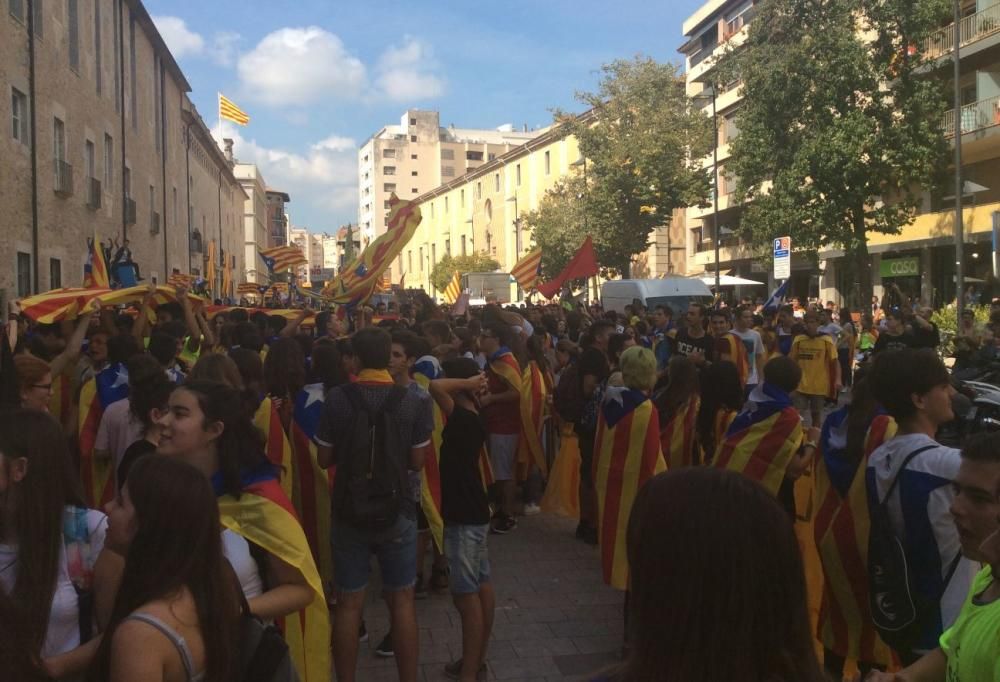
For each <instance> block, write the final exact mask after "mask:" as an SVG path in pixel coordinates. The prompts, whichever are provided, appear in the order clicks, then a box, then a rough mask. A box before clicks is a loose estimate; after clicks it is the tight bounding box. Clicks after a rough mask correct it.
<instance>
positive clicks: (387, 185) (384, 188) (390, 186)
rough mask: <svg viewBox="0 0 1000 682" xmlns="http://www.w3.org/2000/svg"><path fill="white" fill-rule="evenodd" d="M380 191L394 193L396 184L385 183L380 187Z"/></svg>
mask: <svg viewBox="0 0 1000 682" xmlns="http://www.w3.org/2000/svg"><path fill="white" fill-rule="evenodd" d="M382 191H383V192H395V191H396V183H395V182H387V183H385V184H384V185H382Z"/></svg>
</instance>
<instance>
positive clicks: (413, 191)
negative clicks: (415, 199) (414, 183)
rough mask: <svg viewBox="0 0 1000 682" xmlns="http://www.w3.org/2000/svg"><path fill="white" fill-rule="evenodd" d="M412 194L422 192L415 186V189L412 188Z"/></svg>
mask: <svg viewBox="0 0 1000 682" xmlns="http://www.w3.org/2000/svg"><path fill="white" fill-rule="evenodd" d="M410 194H420V190H418V189H417V188H416V187H414V188H413V189H411V190H410Z"/></svg>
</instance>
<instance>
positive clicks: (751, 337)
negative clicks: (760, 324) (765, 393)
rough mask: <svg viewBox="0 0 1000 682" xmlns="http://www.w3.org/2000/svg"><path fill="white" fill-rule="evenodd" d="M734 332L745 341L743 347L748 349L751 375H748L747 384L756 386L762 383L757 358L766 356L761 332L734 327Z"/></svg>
mask: <svg viewBox="0 0 1000 682" xmlns="http://www.w3.org/2000/svg"><path fill="white" fill-rule="evenodd" d="M733 333H734V334H736V336H738V337H740V340H742V341H743V347H744V348H746V349H747V362H749V363H750V376H748V377H747V384H748V385H750V386H755V385H756V384H759V383H760V377H758V376H757V358H762V357H764V342H763V341H762V340H761V338H760V332H757V331H754V330H753V329H747V330H746V331H745V332H741V331H740V330H739V329H736V328H735V327H734V328H733Z"/></svg>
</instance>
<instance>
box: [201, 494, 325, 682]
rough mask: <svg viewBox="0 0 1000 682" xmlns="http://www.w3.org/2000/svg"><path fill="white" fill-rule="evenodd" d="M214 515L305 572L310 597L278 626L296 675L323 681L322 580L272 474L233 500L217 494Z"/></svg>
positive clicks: (311, 681) (308, 681)
mask: <svg viewBox="0 0 1000 682" xmlns="http://www.w3.org/2000/svg"><path fill="white" fill-rule="evenodd" d="M219 516H220V520H221V521H222V525H223V526H225V527H226V528H228V529H229V530H231V531H233V532H234V533H238V534H239V535H240V536H242V537H243V538H245V539H246V540H247V541H248V542H252V543H254V544H255V545H257V546H259V547H261V548H262V549H264V550H265V551H266V552H268V553H269V554H273V555H274V556H275V557H277V558H278V559H281V560H282V561H284V562H285V563H286V564H288V565H289V566H292V567H294V568H296V569H298V570H299V571H300V572H301V573H302V575H303V576H304V577H305V579H306V582H307V583H308V584H309V587H310V589H312V591H313V600H312V602H311V603H310V604H309V605H308V606H307V607H306V608H305V609H303V610H302V611H299V612H298V613H293V614H291V615H290V616H286V617H285V618H284V619H282V620H283V623H282V625H283V628H282V629H283V632H284V635H285V642H286V643H287V644H288V650H289V654H290V655H291V658H292V662H293V663H294V664H295V669H296V670H297V671H298V673H299V679H300V680H301V681H302V682H319V681H323V682H328V681H329V679H330V670H331V668H330V666H331V660H330V616H329V612H328V611H327V606H326V597H325V596H324V593H323V583H322V582H321V580H320V576H319V572H318V571H317V570H316V562H315V560H314V559H313V555H312V553H311V552H310V550H309V543H308V542H307V541H306V537H305V533H303V532H302V526H301V525H299V521H298V519H297V518H295V511H294V510H293V509H292V504H291V502H289V501H288V498H287V497H285V494H284V493H283V492H281V486H279V485H278V481H277V479H275V478H266V479H264V480H259V481H255V482H253V483H251V484H249V485H248V486H247V487H245V488H244V490H243V493H242V494H241V495H240V498H239V499H238V500H237V499H236V498H235V497H233V496H232V495H223V496H222V497H220V498H219ZM327 516H329V514H327ZM327 544H329V543H327Z"/></svg>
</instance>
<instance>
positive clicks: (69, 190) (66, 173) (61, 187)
mask: <svg viewBox="0 0 1000 682" xmlns="http://www.w3.org/2000/svg"><path fill="white" fill-rule="evenodd" d="M55 170H56V184H55V192H56V194H59V195H60V196H64V197H68V196H70V195H72V194H73V165H72V164H70V163H67V162H66V161H62V160H60V159H56V162H55Z"/></svg>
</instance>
